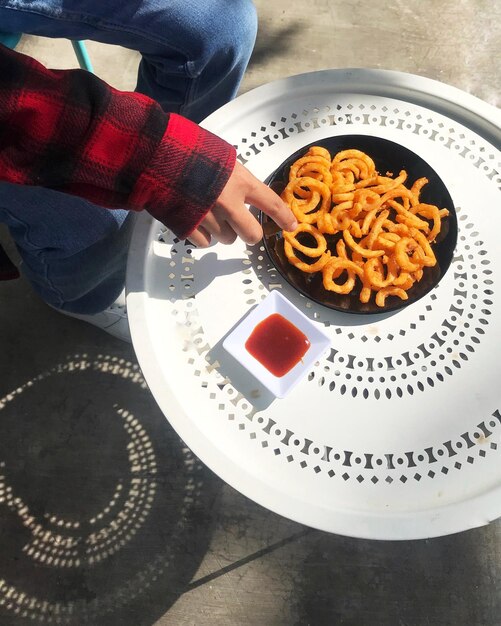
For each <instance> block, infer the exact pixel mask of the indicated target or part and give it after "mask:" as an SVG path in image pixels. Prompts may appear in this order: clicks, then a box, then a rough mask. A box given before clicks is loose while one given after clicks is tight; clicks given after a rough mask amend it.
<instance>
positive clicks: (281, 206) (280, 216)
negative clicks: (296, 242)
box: [245, 178, 297, 230]
mask: <svg viewBox="0 0 501 626" xmlns="http://www.w3.org/2000/svg"><path fill="white" fill-rule="evenodd" d="M255 183H256V184H254V185H252V186H251V187H250V189H249V191H248V192H247V193H246V197H245V201H246V202H250V203H251V204H253V205H254V206H255V207H256V208H257V209H259V210H260V211H262V212H263V213H266V215H268V216H269V217H271V219H272V220H273V221H274V222H276V223H277V224H278V225H279V226H280V228H283V229H284V230H295V229H296V228H297V220H296V218H295V216H294V213H293V212H292V211H291V210H290V208H289V207H288V206H287V205H286V204H285V202H283V200H282V199H281V198H280V196H278V195H277V194H276V193H275V192H274V191H273V190H272V189H270V188H269V187H267V186H266V185H265V184H264V183H262V182H261V181H260V180H258V179H257V178H256V179H255Z"/></svg>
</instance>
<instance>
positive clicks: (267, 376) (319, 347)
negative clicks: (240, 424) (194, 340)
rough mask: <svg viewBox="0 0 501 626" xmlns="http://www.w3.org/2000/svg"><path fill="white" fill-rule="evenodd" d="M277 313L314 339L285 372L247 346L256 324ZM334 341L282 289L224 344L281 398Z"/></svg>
mask: <svg viewBox="0 0 501 626" xmlns="http://www.w3.org/2000/svg"><path fill="white" fill-rule="evenodd" d="M274 313H278V314H279V315H281V316H282V317H284V318H285V319H286V320H288V321H289V322H290V323H291V324H293V325H294V326H295V327H296V328H297V329H299V330H300V331H301V332H302V333H303V334H304V335H306V337H307V339H308V341H309V343H310V345H309V347H308V349H307V351H306V353H305V354H304V355H303V357H302V358H301V360H300V361H299V362H298V363H296V365H294V366H293V367H292V369H290V370H289V371H288V372H287V373H286V374H284V375H283V376H275V375H274V374H272V373H271V371H270V370H269V369H268V368H267V367H265V366H264V365H263V364H262V363H261V362H260V361H258V360H257V358H255V357H254V356H252V354H251V353H250V352H249V351H248V350H247V348H246V346H245V344H246V342H247V340H248V339H249V337H250V336H251V334H252V332H253V331H254V329H255V328H256V326H257V325H258V324H259V323H260V322H262V321H263V320H265V319H267V318H268V317H269V316H270V315H273V314H274ZM330 343H331V341H330V338H329V337H328V336H327V335H326V334H325V333H324V332H323V331H322V330H320V328H319V326H318V324H316V323H315V322H313V321H311V320H310V319H309V318H308V317H306V315H304V313H302V312H301V311H300V310H299V309H298V308H296V307H295V306H294V305H293V304H291V303H290V302H289V301H288V300H287V299H286V298H284V296H283V295H282V294H281V293H279V292H278V291H276V290H273V291H271V292H270V293H269V294H268V295H267V296H266V298H265V299H264V300H263V301H262V302H261V303H260V304H258V305H257V306H256V307H255V308H254V309H253V310H252V311H251V312H250V313H249V315H247V316H246V317H245V318H244V319H243V320H242V321H241V322H240V323H239V324H238V325H237V326H236V327H235V328H234V329H233V331H232V332H231V333H230V334H229V335H228V336H227V337H226V339H225V340H224V341H223V348H224V349H225V350H226V351H227V352H229V354H231V355H232V356H233V358H234V359H236V360H237V361H238V362H239V363H240V364H241V365H242V366H243V367H245V368H246V369H247V370H248V371H249V372H250V373H251V374H252V375H253V376H254V377H255V378H257V380H259V381H260V382H261V384H262V385H264V386H265V387H266V388H267V389H268V390H269V391H271V393H273V394H274V395H275V396H276V397H277V398H284V397H285V396H286V395H287V394H288V393H289V392H290V391H291V390H292V389H293V387H295V386H296V385H297V383H298V382H299V381H300V380H301V379H302V378H303V377H304V376H305V375H306V374H307V373H308V372H309V371H310V369H311V366H312V365H313V363H314V362H315V361H316V360H317V359H319V358H320V357H321V356H322V354H323V353H324V352H325V351H326V350H327V349H328V348H329V346H330Z"/></svg>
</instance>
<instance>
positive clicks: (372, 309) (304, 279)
mask: <svg viewBox="0 0 501 626" xmlns="http://www.w3.org/2000/svg"><path fill="white" fill-rule="evenodd" d="M310 146H322V147H324V148H326V149H327V150H329V152H330V153H331V155H332V156H334V155H335V154H336V153H337V152H339V151H340V150H347V149H356V150H361V151H362V152H365V153H367V154H368V155H369V156H370V157H371V158H372V159H373V160H374V162H375V164H376V169H377V170H378V171H379V172H380V173H382V174H383V175H385V174H386V172H392V173H393V175H394V176H397V175H398V173H399V172H400V170H406V171H407V181H406V185H411V184H412V183H413V182H414V181H415V180H416V179H417V178H421V177H422V176H426V178H427V179H428V180H429V182H428V184H427V185H425V186H424V187H423V189H422V191H421V195H420V200H421V201H422V202H425V203H427V204H435V205H437V206H438V207H439V208H440V209H442V208H446V209H448V210H449V216H448V217H446V218H444V219H443V220H442V229H441V231H440V234H439V235H438V237H437V239H436V241H435V243H434V244H433V250H434V252H435V255H436V257H437V265H435V267H431V268H430V267H426V268H424V275H423V278H422V279H421V280H420V281H419V282H418V283H415V284H414V285H413V286H412V287H411V288H410V289H409V291H408V292H407V294H408V296H409V298H408V300H401V299H400V298H398V297H396V296H389V297H387V299H386V305H385V307H384V308H381V307H378V306H376V303H375V302H374V295H372V297H371V300H370V301H369V302H368V303H366V304H363V303H362V302H360V300H359V297H358V296H359V288H358V290H355V289H354V290H353V291H352V293H351V294H348V295H342V294H337V293H334V292H332V291H326V290H325V289H324V287H323V285H322V273H321V272H317V273H316V274H307V273H305V272H302V271H301V270H299V269H297V268H296V267H294V266H293V265H291V264H290V263H289V261H288V260H287V257H286V256H285V252H284V245H283V237H282V233H281V231H280V230H279V229H278V227H277V225H276V224H275V223H274V222H273V220H272V219H271V218H269V217H268V216H267V215H265V214H264V213H261V214H260V221H261V224H262V226H263V231H264V246H265V248H266V251H267V253H268V255H269V257H270V259H271V261H272V263H273V265H274V266H275V267H276V268H277V270H278V271H279V272H280V274H281V275H282V276H283V277H284V278H285V280H286V281H287V282H288V283H290V284H291V285H292V286H293V287H294V288H295V289H297V290H298V291H299V292H300V293H302V294H303V295H305V296H307V297H308V298H310V300H313V301H314V302H318V303H319V304H323V305H324V306H326V307H329V308H330V309H335V310H337V311H345V312H346V313H358V314H360V313H362V314H363V313H384V312H387V311H396V310H397V309H401V308H403V307H406V306H408V305H409V304H412V303H413V302H416V301H417V300H419V299H420V298H422V297H423V296H424V295H426V294H427V293H428V292H429V291H430V290H431V289H433V287H435V285H436V284H437V283H438V282H439V281H440V280H441V279H442V277H443V276H444V274H445V272H446V271H447V269H448V268H449V265H450V263H451V261H452V257H453V254H454V249H455V247H456V241H457V233H458V227H457V216H456V211H455V209H454V205H453V202H452V198H451V196H450V194H449V192H448V191H447V188H446V186H445V185H444V183H443V182H442V180H441V179H440V177H439V176H438V174H437V173H436V172H435V170H434V169H433V168H431V167H430V166H429V165H428V163H426V161H424V160H423V159H422V158H421V157H419V156H418V155H417V154H414V152H411V151H410V150H408V149H407V148H404V147H403V146H401V145H399V144H397V143H394V142H393V141H388V140H387V139H381V138H379V137H368V136H366V135H342V136H340V137H329V138H327V139H322V140H319V141H315V142H312V143H310V144H308V145H306V146H304V147H303V148H301V149H300V150H298V151H297V152H295V153H294V154H292V155H291V156H290V157H289V158H288V159H287V160H286V161H284V162H283V163H282V164H281V165H280V167H279V168H278V169H276V170H275V171H274V172H273V174H271V176H269V177H268V178H267V180H266V181H265V182H266V184H267V185H269V186H270V187H271V188H272V189H273V190H274V191H276V192H277V193H278V194H280V193H281V192H282V191H283V189H284V187H285V186H286V185H287V182H288V179H289V169H290V166H291V165H292V164H293V163H294V161H296V160H297V159H299V158H300V157H301V156H303V155H304V154H305V153H306V152H307V150H308V148H309V147H310ZM339 237H340V235H335V236H332V237H330V238H329V237H328V240H329V249H331V250H334V252H335V244H336V241H337V240H338V238H339ZM357 283H358V284H359V281H357Z"/></svg>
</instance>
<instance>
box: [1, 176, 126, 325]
mask: <svg viewBox="0 0 501 626" xmlns="http://www.w3.org/2000/svg"><path fill="white" fill-rule="evenodd" d="M134 218H135V214H134V213H129V212H128V211H122V210H109V209H104V208H102V207H98V206H95V205H93V204H91V203H89V202H86V201H85V200H82V199H81V198H76V197H72V196H68V195H66V194H63V193H59V192H57V191H52V190H50V189H43V188H40V187H30V186H24V185H14V184H10V183H0V221H1V222H4V223H5V224H7V226H8V228H9V231H10V233H11V235H12V238H13V239H14V241H15V243H16V246H17V249H18V250H19V253H20V255H21V257H22V260H23V267H22V269H23V273H24V275H25V276H26V277H27V278H28V279H29V281H30V282H31V284H32V286H33V288H34V290H35V291H36V292H37V293H38V294H39V295H40V297H41V298H42V299H43V300H45V302H47V303H48V304H50V305H52V306H54V307H56V308H58V309H63V310H65V311H69V312H71V313H83V314H93V313H98V312H99V311H102V310H104V309H105V308H106V307H108V306H109V305H110V304H111V303H112V302H113V301H114V300H115V299H116V298H117V296H118V295H119V294H120V292H121V291H122V289H123V287H124V284H125V268H126V262H127V249H128V246H129V241H130V237H131V234H132V228H133V224H134Z"/></svg>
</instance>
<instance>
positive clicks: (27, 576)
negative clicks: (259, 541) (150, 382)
mask: <svg viewBox="0 0 501 626" xmlns="http://www.w3.org/2000/svg"><path fill="white" fill-rule="evenodd" d="M220 488H221V482H220V481H219V480H218V479H217V478H216V477H215V476H214V475H213V474H212V473H211V472H210V471H209V470H207V469H206V468H205V467H204V466H203V465H202V464H201V463H200V462H199V461H198V459H196V457H194V455H193V454H192V453H191V451H190V450H189V449H188V448H187V447H186V446H185V445H184V444H183V442H181V441H180V440H179V438H178V436H177V435H176V434H175V433H174V431H173V430H172V428H171V427H170V426H169V424H168V422H167V421H166V419H165V417H164V416H163V415H162V414H161V412H160V410H159V409H158V407H157V406H156V404H155V402H154V400H153V399H152V397H151V395H150V393H149V391H148V389H147V387H146V384H145V383H144V380H143V378H142V376H141V374H140V372H139V369H138V366H137V365H136V364H133V363H129V362H127V361H126V360H124V359H117V358H116V357H115V358H112V357H106V356H104V355H97V354H96V355H95V356H94V357H89V355H85V356H78V355H77V356H75V357H71V358H68V360H67V361H66V362H65V363H62V364H60V365H58V366H56V367H54V368H53V369H51V370H47V371H46V372H44V373H43V374H40V375H39V376H37V377H35V378H33V379H32V380H28V381H26V383H25V384H24V385H20V386H19V387H18V388H17V389H16V390H15V391H13V392H12V393H11V394H8V395H7V396H5V397H4V398H3V399H2V400H0V554H1V555H2V559H1V563H0V623H8V624H9V625H10V626H21V625H23V624H28V623H46V624H51V623H58V624H78V625H80V624H92V625H94V626H96V625H99V626H100V625H101V624H103V625H104V624H106V625H110V626H115V625H118V624H120V625H121V624H124V623H130V624H135V625H143V624H144V625H149V624H153V623H154V622H155V621H156V620H157V619H158V618H159V617H160V616H161V615H163V614H165V613H166V611H168V609H169V607H170V606H171V605H172V604H173V603H174V602H175V601H176V599H177V598H178V597H179V595H180V593H181V592H182V590H183V589H184V588H186V586H187V585H188V584H189V582H190V581H191V580H192V578H193V576H194V574H195V572H196V571H197V569H198V567H199V565H200V563H201V561H202V560H203V558H204V555H205V553H206V550H207V547H208V545H209V543H210V539H211V534H212V530H211V529H212V524H211V520H212V515H213V511H212V507H213V504H214V500H215V499H216V498H217V495H218V492H219V490H220Z"/></svg>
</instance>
